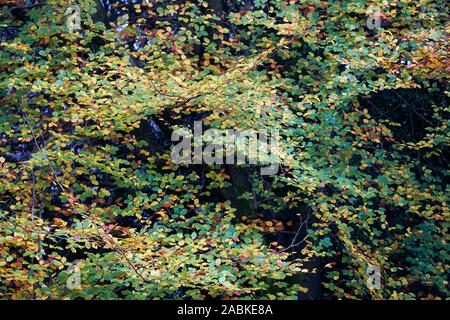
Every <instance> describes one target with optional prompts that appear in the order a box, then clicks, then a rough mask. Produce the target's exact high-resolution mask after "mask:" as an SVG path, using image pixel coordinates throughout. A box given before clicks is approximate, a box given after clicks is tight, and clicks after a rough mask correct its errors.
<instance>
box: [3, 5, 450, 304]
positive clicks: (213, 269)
mask: <svg viewBox="0 0 450 320" xmlns="http://www.w3.org/2000/svg"><path fill="white" fill-rule="evenodd" d="M0 4H1V5H0V37H1V40H0V49H1V50H0V297H1V298H3V299H75V298H83V299H208V298H216V299H217V298H220V299H256V298H259V299H445V298H448V297H449V290H448V265H449V244H448V240H449V236H448V227H449V210H448V194H449V193H448V191H449V185H448V157H449V153H448V142H449V128H448V126H449V120H448V115H449V103H448V102H449V91H448V90H449V89H448V76H449V70H450V69H449V57H448V52H449V50H448V39H449V31H450V29H449V24H448V20H449V19H448V7H447V3H446V1H432V0H423V1H408V0H403V1H401V0H393V1H363V0H358V1H319V0H311V1H288V0H254V1H247V0H243V1H240V0H234V1H233V0H230V1H228V0H223V1H213V0H209V1H202V0H198V1H167V0H150V1H132V0H128V1H126V0H123V1H119V0H103V1H100V0H97V1H94V0H79V1H72V2H71V3H70V1H60V0H47V1H39V0H36V1H13V0H11V1H0ZM75 4H77V5H78V6H79V8H80V15H81V16H80V22H81V25H80V29H79V30H75V32H69V31H70V28H69V27H68V20H70V21H75V20H73V10H72V11H70V10H69V11H68V8H69V7H71V6H73V5H75ZM374 7H378V9H376V10H374ZM377 10H379V12H380V14H379V15H377V13H376V12H377ZM374 15H375V18H376V19H378V21H379V22H380V25H379V26H378V27H377V28H371V27H369V25H368V23H367V21H368V19H371V17H372V18H373V17H374ZM195 120H202V121H203V124H204V127H206V128H218V129H227V128H234V129H237V128H238V129H242V130H245V129H255V130H262V129H265V130H268V129H269V130H270V129H278V130H279V131H280V133H281V138H282V139H281V145H282V149H281V153H280V156H281V157H282V161H281V164H280V169H279V172H278V174H277V175H275V176H261V175H260V173H259V168H258V167H255V166H235V165H212V166H211V165H175V164H174V163H173V162H172V161H171V158H170V148H171V145H172V142H171V141H170V135H171V133H172V132H173V130H175V129H176V128H179V127H192V123H193V121H195ZM371 265H376V266H379V268H380V269H381V273H382V283H381V287H380V288H370V287H368V286H367V285H366V283H367V281H368V277H369V275H368V273H367V272H366V270H367V268H368V267H369V266H371ZM74 273H78V274H79V275H80V277H81V282H80V286H79V287H78V288H75V289H69V288H68V287H67V285H66V283H67V279H68V278H69V277H70V276H71V275H73V274H74Z"/></svg>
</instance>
